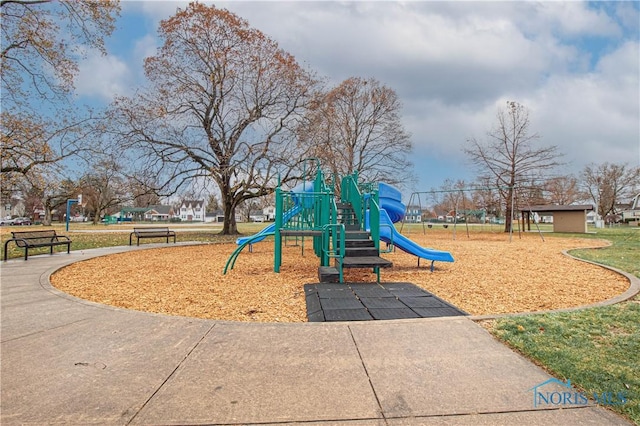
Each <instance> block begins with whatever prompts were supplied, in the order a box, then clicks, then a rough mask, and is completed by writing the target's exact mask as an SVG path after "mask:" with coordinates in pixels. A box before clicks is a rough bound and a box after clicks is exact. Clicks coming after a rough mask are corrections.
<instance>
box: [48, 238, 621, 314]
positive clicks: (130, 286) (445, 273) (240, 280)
mask: <svg viewBox="0 0 640 426" xmlns="http://www.w3.org/2000/svg"><path fill="white" fill-rule="evenodd" d="M407 236H408V237H409V238H411V239H412V240H414V241H416V242H417V243H419V244H421V245H423V246H425V247H433V248H436V249H438V250H446V251H449V252H451V253H452V254H453V257H454V258H455V262H454V263H441V262H436V268H435V271H434V272H430V270H429V264H430V262H429V261H425V260H424V259H423V260H422V261H421V266H420V268H418V267H417V258H416V257H415V256H412V255H409V254H407V253H404V252H402V251H399V250H397V251H396V252H393V253H388V254H383V257H385V258H387V259H389V260H391V261H392V262H393V265H394V266H393V267H392V268H388V269H383V270H382V272H381V279H382V281H385V282H411V283H413V284H416V285H418V286H420V287H422V288H424V289H426V290H427V291H429V292H431V293H433V294H435V295H437V296H439V297H441V298H443V299H445V300H447V301H448V302H450V303H452V304H453V305H455V306H457V307H459V308H460V309H462V310H464V311H466V312H468V313H470V314H472V315H485V314H502V313H516V312H532V311H539V310H551V309H560V308H568V307H575V306H582V305H587V304H591V303H595V302H599V301H603V300H606V299H609V298H611V297H613V296H615V295H618V294H620V293H623V292H624V291H625V290H626V289H627V288H628V287H629V282H628V280H627V279H626V278H624V277H623V276H620V275H618V274H616V273H614V272H611V271H609V270H606V269H604V268H600V267H598V266H595V265H591V264H587V263H584V262H580V261H577V260H574V259H571V258H569V257H567V256H564V255H563V254H562V253H561V252H562V250H567V249H572V248H583V247H594V246H606V245H607V243H606V242H604V241H594V240H590V239H575V238H572V239H567V238H555V237H546V238H545V241H544V242H543V241H542V240H541V238H540V236H539V235H538V234H536V233H527V234H522V236H521V238H520V237H519V236H518V235H517V234H515V235H514V236H513V240H512V241H511V242H509V237H508V235H506V234H503V233H489V232H486V233H471V234H470V238H468V237H467V235H466V234H465V233H464V232H460V231H458V233H457V235H456V237H455V239H453V238H452V236H453V234H452V232H451V231H450V230H449V231H448V232H445V231H444V230H428V231H427V233H426V235H423V234H422V232H420V233H412V234H408V235H407ZM289 244H290V245H289V246H287V247H285V249H284V253H283V263H282V267H281V272H280V273H279V274H277V273H274V272H273V250H274V247H273V242H271V241H265V242H262V243H258V244H256V245H254V247H253V252H252V253H249V252H248V250H246V249H245V251H244V252H243V253H242V254H241V255H240V257H239V258H238V260H237V262H236V265H235V268H234V269H233V270H232V271H230V272H229V273H227V274H226V275H223V274H222V271H223V268H224V265H225V262H226V261H227V259H228V257H229V255H230V254H231V252H232V251H233V250H234V249H235V248H236V246H235V244H209V245H197V246H179V247H171V246H168V247H167V248H159V249H149V250H141V251H137V252H129V253H122V254H114V255H109V256H105V257H99V258H94V259H90V260H87V261H83V262H78V263H75V264H72V265H70V266H67V267H65V268H63V269H61V270H60V271H58V272H56V273H55V274H54V275H53V276H52V277H51V282H52V284H53V285H54V286H55V287H57V288H58V289H60V290H62V291H64V292H67V293H69V294H71V295H74V296H77V297H80V298H82V299H87V300H91V301H94V302H98V303H103V304H107V305H113V306H118V307H122V308H127V309H136V310H141V311H148V312H158V313H164V314H172V315H182V316H191V317H198V318H210V319H218V320H233V321H255V322H303V321H306V310H305V309H306V308H305V297H304V292H303V285H304V284H308V283H315V282H317V281H318V275H317V274H318V266H319V260H318V258H317V257H316V256H315V255H314V254H313V251H312V244H311V241H310V240H307V241H305V245H304V253H303V252H302V249H301V246H295V245H293V244H294V242H290V243H289ZM345 281H348V282H374V281H375V274H373V273H371V272H370V271H369V270H346V271H345Z"/></svg>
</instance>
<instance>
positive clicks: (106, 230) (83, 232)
mask: <svg viewBox="0 0 640 426" xmlns="http://www.w3.org/2000/svg"><path fill="white" fill-rule="evenodd" d="M155 225H156V226H167V225H166V224H160V225H157V224H155ZM267 225H268V224H264V223H239V224H238V230H239V231H240V232H241V233H243V234H246V235H250V234H253V233H255V232H258V231H259V230H260V229H262V228H264V227H265V226H267ZM134 226H154V224H151V223H142V224H135V225H134V224H125V225H108V226H105V225H102V224H100V225H93V224H88V223H71V225H70V227H69V232H67V231H66V227H65V225H64V224H54V225H52V226H46V227H43V226H42V225H33V226H16V227H12V226H7V227H3V228H2V233H0V244H2V256H3V258H4V244H5V242H6V241H7V240H8V239H10V238H11V233H10V232H11V231H29V230H34V231H35V230H40V229H55V230H56V232H57V233H59V234H60V235H66V236H68V237H69V238H70V239H71V240H72V241H73V243H72V244H71V250H72V251H75V250H87V249H92V248H99V247H115V246H126V245H129V234H130V233H131V231H132V230H133V227H134ZM169 228H170V229H172V230H175V231H176V241H178V242H184V241H200V242H208V243H225V242H233V241H235V240H236V238H237V236H224V235H220V230H221V224H175V225H174V224H169ZM194 228H197V229H198V230H197V231H193V230H189V229H194ZM135 241H136V239H135V237H134V239H133V242H134V244H135ZM161 241H163V240H162V239H161V238H158V239H157V240H150V239H149V240H142V244H144V243H150V242H161ZM66 249H67V248H66V246H58V247H55V248H54V251H56V252H59V251H66ZM42 253H49V248H48V247H43V248H38V249H30V250H29V256H31V255H32V254H34V255H35V254H42ZM20 257H24V250H23V249H20V248H17V247H16V245H15V243H9V246H8V258H9V259H13V258H20Z"/></svg>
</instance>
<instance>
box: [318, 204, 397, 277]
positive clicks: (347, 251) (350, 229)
mask: <svg viewBox="0 0 640 426" xmlns="http://www.w3.org/2000/svg"><path fill="white" fill-rule="evenodd" d="M336 206H337V211H338V217H337V220H338V223H340V224H342V225H343V226H344V228H345V232H344V235H345V241H344V253H338V254H340V255H341V256H340V257H339V258H336V259H335V260H334V266H333V267H331V266H321V267H320V268H319V269H318V279H319V280H320V282H339V281H340V271H339V268H340V262H341V263H342V268H363V269H364V268H367V269H368V268H371V269H372V270H373V271H374V272H375V273H376V275H377V279H378V281H380V268H389V267H391V266H393V263H392V262H390V261H388V260H386V259H383V258H382V257H380V252H379V250H378V248H377V247H376V244H375V242H374V241H373V240H372V239H371V233H370V232H367V231H363V226H362V224H361V223H360V222H359V220H358V215H357V214H356V212H355V211H354V209H353V206H352V205H351V203H347V202H341V203H337V204H336Z"/></svg>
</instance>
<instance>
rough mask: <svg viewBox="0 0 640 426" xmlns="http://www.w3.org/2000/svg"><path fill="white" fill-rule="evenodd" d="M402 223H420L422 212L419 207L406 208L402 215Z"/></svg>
mask: <svg viewBox="0 0 640 426" xmlns="http://www.w3.org/2000/svg"><path fill="white" fill-rule="evenodd" d="M404 221H405V222H406V223H420V222H422V210H421V209H420V206H407V209H406V212H405V214H404Z"/></svg>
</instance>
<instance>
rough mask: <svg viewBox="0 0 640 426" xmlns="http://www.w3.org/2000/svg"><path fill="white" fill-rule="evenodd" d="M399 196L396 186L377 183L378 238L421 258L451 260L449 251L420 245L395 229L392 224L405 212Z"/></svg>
mask: <svg viewBox="0 0 640 426" xmlns="http://www.w3.org/2000/svg"><path fill="white" fill-rule="evenodd" d="M401 197H402V194H401V193H400V191H398V190H397V189H396V188H394V187H392V186H390V185H387V184H386V183H383V182H380V183H379V184H378V199H379V201H380V239H381V240H382V241H384V242H385V243H387V244H393V245H394V246H396V247H398V248H399V249H400V250H402V251H405V252H407V253H409V254H412V255H414V256H418V257H419V258H422V259H427V260H431V261H439V262H453V256H451V253H449V252H447V251H441V250H434V249H432V248H427V247H422V246H420V245H418V244H417V243H415V242H414V241H411V240H410V239H409V238H407V237H405V236H404V235H402V234H401V233H399V232H398V231H397V230H396V228H395V226H394V225H393V224H394V223H395V222H399V221H400V220H402V218H403V217H404V212H405V206H404V204H402V201H401ZM432 267H433V263H432Z"/></svg>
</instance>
